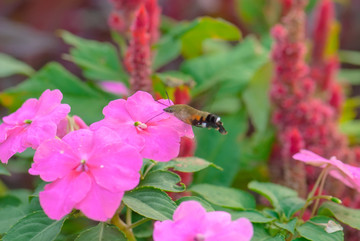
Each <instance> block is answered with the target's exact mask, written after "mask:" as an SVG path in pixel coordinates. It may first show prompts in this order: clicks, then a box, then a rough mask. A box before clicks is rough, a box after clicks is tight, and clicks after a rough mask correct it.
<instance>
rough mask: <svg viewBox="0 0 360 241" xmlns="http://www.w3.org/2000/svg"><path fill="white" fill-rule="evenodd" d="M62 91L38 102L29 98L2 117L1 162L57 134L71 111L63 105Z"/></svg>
mask: <svg viewBox="0 0 360 241" xmlns="http://www.w3.org/2000/svg"><path fill="white" fill-rule="evenodd" d="M61 100H62V94H61V92H60V91H59V90H53V91H51V90H46V91H44V93H42V95H41V96H40V98H39V100H37V99H28V100H27V101H25V103H24V104H23V105H22V106H21V107H20V108H19V109H18V110H17V111H16V112H14V113H12V114H10V115H8V116H5V117H4V118H3V124H1V125H0V160H1V162H3V163H7V161H8V160H9V158H10V157H12V156H13V155H14V154H15V153H17V152H23V151H24V150H25V149H26V148H28V147H32V148H34V149H35V148H37V147H38V146H39V144H40V143H41V142H43V141H45V140H47V139H50V138H53V137H55V135H56V128H57V124H58V123H59V122H60V120H62V119H63V118H65V116H66V115H67V114H68V113H69V112H70V106H69V105H67V104H61Z"/></svg>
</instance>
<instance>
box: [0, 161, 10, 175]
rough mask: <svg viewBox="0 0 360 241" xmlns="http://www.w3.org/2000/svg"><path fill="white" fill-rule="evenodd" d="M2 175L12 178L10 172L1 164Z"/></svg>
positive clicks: (0, 173)
mask: <svg viewBox="0 0 360 241" xmlns="http://www.w3.org/2000/svg"><path fill="white" fill-rule="evenodd" d="M0 175H5V176H11V174H10V172H9V171H8V170H6V168H5V166H4V164H2V163H1V164H0Z"/></svg>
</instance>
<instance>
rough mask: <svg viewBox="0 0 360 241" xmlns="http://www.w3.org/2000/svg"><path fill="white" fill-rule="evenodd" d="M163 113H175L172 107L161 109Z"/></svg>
mask: <svg viewBox="0 0 360 241" xmlns="http://www.w3.org/2000/svg"><path fill="white" fill-rule="evenodd" d="M163 110H164V111H165V112H168V113H174V112H175V109H174V107H173V105H172V106H169V107H166V108H165V109H163Z"/></svg>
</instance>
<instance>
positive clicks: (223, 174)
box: [193, 110, 248, 186]
mask: <svg viewBox="0 0 360 241" xmlns="http://www.w3.org/2000/svg"><path fill="white" fill-rule="evenodd" d="M221 119H222V122H223V123H224V127H225V129H226V130H228V134H227V135H221V134H219V132H217V131H215V130H206V129H203V128H194V132H195V136H196V141H197V148H196V152H195V156H198V157H201V158H204V159H205V160H208V161H210V162H213V163H214V164H215V165H218V166H220V167H222V168H223V169H224V170H223V171H219V170H217V169H214V168H207V169H205V170H202V171H200V172H198V173H196V175H195V176H194V181H193V183H194V184H195V183H210V184H217V185H221V186H229V185H231V184H232V183H233V181H234V178H235V177H236V174H237V173H238V170H239V167H240V156H241V155H242V153H243V151H244V149H243V147H242V146H241V145H240V142H241V135H244V134H245V132H246V130H247V126H248V120H247V116H246V113H245V110H241V111H240V112H237V113H236V114H235V115H231V116H230V115H229V116H222V117H221Z"/></svg>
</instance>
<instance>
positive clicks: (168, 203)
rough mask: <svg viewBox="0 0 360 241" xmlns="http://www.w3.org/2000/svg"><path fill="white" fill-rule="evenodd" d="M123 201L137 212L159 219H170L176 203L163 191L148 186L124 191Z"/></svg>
mask: <svg viewBox="0 0 360 241" xmlns="http://www.w3.org/2000/svg"><path fill="white" fill-rule="evenodd" d="M123 202H124V203H125V204H126V206H128V207H129V208H131V209H132V210H133V211H135V212H137V213H138V214H141V215H143V216H144V217H148V218H151V219H154V220H160V221H164V220H167V219H172V215H173V213H174V211H175V209H176V204H175V203H174V202H173V201H172V200H171V198H170V197H169V196H168V195H167V194H166V193H165V192H163V191H160V190H158V189H155V188H148V187H147V188H136V189H134V190H132V191H129V192H126V193H125V195H124V197H123Z"/></svg>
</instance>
